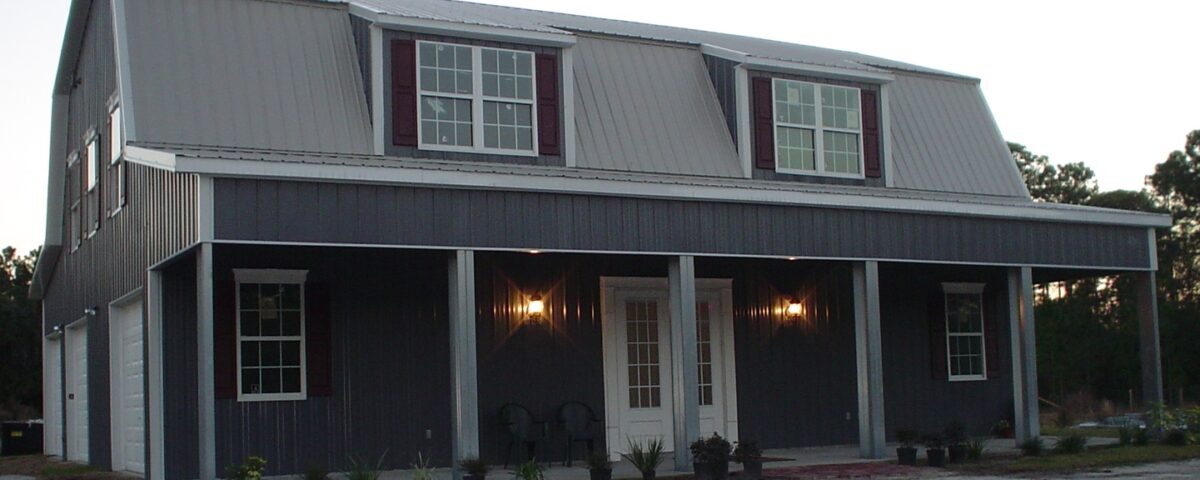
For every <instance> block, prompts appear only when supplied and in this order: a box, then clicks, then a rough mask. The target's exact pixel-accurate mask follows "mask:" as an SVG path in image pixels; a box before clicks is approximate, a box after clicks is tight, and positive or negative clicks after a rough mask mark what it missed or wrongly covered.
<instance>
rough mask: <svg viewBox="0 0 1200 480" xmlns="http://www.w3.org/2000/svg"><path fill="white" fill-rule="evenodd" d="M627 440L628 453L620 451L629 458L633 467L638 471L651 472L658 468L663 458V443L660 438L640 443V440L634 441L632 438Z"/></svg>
mask: <svg viewBox="0 0 1200 480" xmlns="http://www.w3.org/2000/svg"><path fill="white" fill-rule="evenodd" d="M626 441H627V442H629V453H622V454H621V456H622V457H625V459H626V460H629V463H632V464H633V467H634V468H636V469H638V471H639V472H642V473H646V472H653V471H654V470H655V469H657V468H658V465H659V464H661V463H662V462H663V460H664V458H663V443H662V440H661V439H657V438H655V439H653V440H650V441H648V442H646V445H642V444H641V443H640V442H634V441H633V440H632V439H629V440H626Z"/></svg>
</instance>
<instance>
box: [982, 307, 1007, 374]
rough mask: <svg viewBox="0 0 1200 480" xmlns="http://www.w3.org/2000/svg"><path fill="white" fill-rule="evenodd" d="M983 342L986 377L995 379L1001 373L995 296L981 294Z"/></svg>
mask: <svg viewBox="0 0 1200 480" xmlns="http://www.w3.org/2000/svg"><path fill="white" fill-rule="evenodd" d="M983 342H984V347H983V348H984V355H986V356H987V377H988V378H989V379H992V378H997V377H999V376H1000V375H1001V372H1002V371H1003V370H1002V369H1001V368H1000V365H1001V364H1002V362H1001V358H1000V333H999V329H998V328H997V327H996V302H995V295H989V294H988V292H984V294H983Z"/></svg>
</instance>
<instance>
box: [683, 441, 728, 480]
mask: <svg viewBox="0 0 1200 480" xmlns="http://www.w3.org/2000/svg"><path fill="white" fill-rule="evenodd" d="M691 450H692V468H693V469H694V470H695V472H696V480H725V479H727V478H729V457H730V454H731V453H732V452H733V445H730V444H729V440H725V439H724V438H721V436H720V435H717V434H716V433H715V432H714V433H713V434H712V436H711V437H700V438H699V439H697V440H696V441H694V442H692V446H691Z"/></svg>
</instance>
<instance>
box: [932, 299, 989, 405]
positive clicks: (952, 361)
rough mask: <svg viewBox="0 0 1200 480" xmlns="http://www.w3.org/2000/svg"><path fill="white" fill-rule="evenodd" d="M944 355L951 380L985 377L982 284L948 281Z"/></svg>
mask: <svg viewBox="0 0 1200 480" xmlns="http://www.w3.org/2000/svg"><path fill="white" fill-rule="evenodd" d="M943 291H944V293H945V298H946V358H947V365H948V366H949V375H950V377H949V378H950V380H951V381H959V380H986V379H987V358H986V355H987V354H986V353H985V345H986V343H985V339H984V325H983V323H984V320H983V285H982V284H976V283H947V284H944V285H943Z"/></svg>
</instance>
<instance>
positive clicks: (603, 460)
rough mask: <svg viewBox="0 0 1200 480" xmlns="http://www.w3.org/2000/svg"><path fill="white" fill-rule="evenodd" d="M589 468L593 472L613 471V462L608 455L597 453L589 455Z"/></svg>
mask: <svg viewBox="0 0 1200 480" xmlns="http://www.w3.org/2000/svg"><path fill="white" fill-rule="evenodd" d="M587 466H588V468H589V469H591V470H612V461H611V460H609V459H608V454H607V453H600V452H596V453H593V454H591V455H588V457H587Z"/></svg>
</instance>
